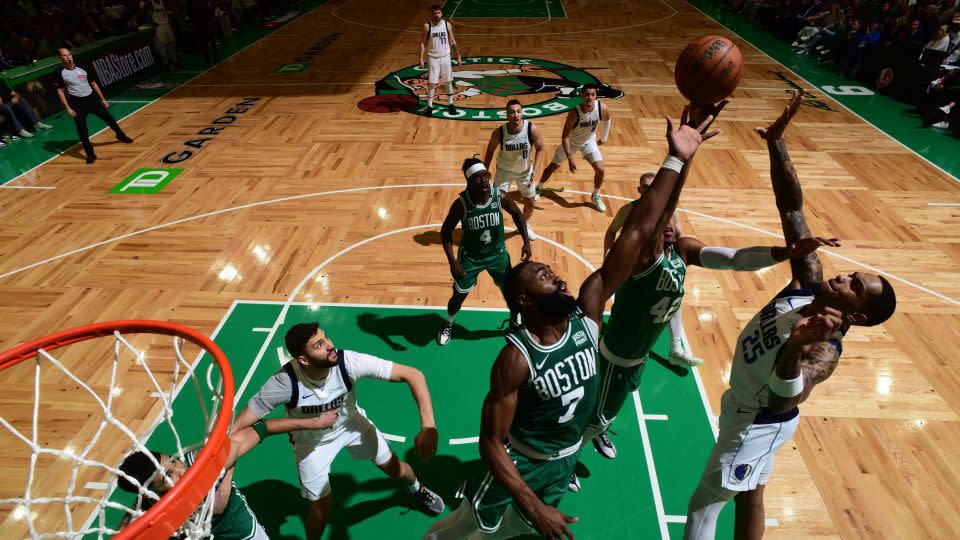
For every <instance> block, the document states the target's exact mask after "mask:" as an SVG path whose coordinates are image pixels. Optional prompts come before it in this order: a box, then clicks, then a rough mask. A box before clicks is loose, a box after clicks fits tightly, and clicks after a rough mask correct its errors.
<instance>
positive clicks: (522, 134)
mask: <svg viewBox="0 0 960 540" xmlns="http://www.w3.org/2000/svg"><path fill="white" fill-rule="evenodd" d="M532 129H533V122H529V121H527V120H524V121H523V123H522V124H521V125H520V131H519V132H518V133H516V134H510V132H509V130H507V124H504V125H502V126H500V155H499V156H497V175H498V176H499V175H500V174H501V173H507V174H508V176H511V177H524V178H526V177H529V176H530V175H532V174H533V157H532V152H530V150H531V149H532V144H531V140H532V139H533V137H531V135H530V131H531V130H532Z"/></svg>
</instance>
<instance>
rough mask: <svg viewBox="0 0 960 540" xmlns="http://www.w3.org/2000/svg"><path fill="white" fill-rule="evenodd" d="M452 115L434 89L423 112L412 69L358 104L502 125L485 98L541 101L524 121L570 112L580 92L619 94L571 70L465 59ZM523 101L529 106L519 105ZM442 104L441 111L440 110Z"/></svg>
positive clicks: (508, 59)
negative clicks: (431, 105)
mask: <svg viewBox="0 0 960 540" xmlns="http://www.w3.org/2000/svg"><path fill="white" fill-rule="evenodd" d="M453 70H454V71H453V92H454V96H453V97H454V101H455V103H456V110H455V111H453V112H451V111H449V110H448V109H447V107H446V102H447V94H446V93H445V90H446V85H445V84H444V83H441V84H439V85H437V89H436V95H435V97H434V108H433V109H429V108H427V70H426V68H424V69H421V68H420V66H410V67H406V68H403V69H401V70H399V71H395V72H393V73H391V74H389V75H387V76H386V77H384V78H382V79H380V80H379V81H377V86H376V89H377V95H376V96H370V97H368V98H366V99H364V100H362V101H361V102H360V103H359V105H358V106H359V107H360V108H361V109H362V110H364V111H368V112H399V111H405V112H408V113H411V114H416V115H419V116H426V117H429V118H443V119H447V120H488V121H489V120H505V119H506V113H505V112H504V110H503V107H497V108H491V107H488V106H485V105H489V100H488V99H484V94H486V95H493V96H499V97H504V98H506V97H511V96H524V95H537V96H541V97H542V98H543V99H542V100H541V101H538V102H535V103H526V104H525V105H524V106H523V116H524V117H525V118H537V117H540V116H550V115H553V114H560V113H564V112H567V111H569V110H570V109H572V108H574V107H576V106H577V105H578V104H579V103H580V101H581V99H580V88H581V87H582V86H583V85H585V84H595V85H597V87H598V88H599V91H598V92H597V97H600V98H606V99H616V98H620V97H623V92H621V91H620V90H617V89H615V88H613V87H611V86H610V85H608V84H604V83H602V82H600V80H599V79H597V78H596V77H594V76H593V75H591V74H590V73H588V72H587V71H584V70H582V69H577V68H575V67H573V66H568V65H566V64H560V63H557V62H550V61H548V60H537V59H534V58H519V57H513V56H469V57H466V58H464V59H463V64H462V65H454V66H453ZM523 101H527V100H523ZM440 104H443V106H439V105H440Z"/></svg>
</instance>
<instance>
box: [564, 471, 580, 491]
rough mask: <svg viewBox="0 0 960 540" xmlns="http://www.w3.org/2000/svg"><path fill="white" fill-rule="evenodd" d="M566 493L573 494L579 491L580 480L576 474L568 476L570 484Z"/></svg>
mask: <svg viewBox="0 0 960 540" xmlns="http://www.w3.org/2000/svg"><path fill="white" fill-rule="evenodd" d="M567 491H572V492H574V493H576V492H578V491H580V479H579V478H577V473H573V474H571V475H570V483H569V484H567Z"/></svg>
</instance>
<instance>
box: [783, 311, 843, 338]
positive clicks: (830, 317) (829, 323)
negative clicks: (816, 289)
mask: <svg viewBox="0 0 960 540" xmlns="http://www.w3.org/2000/svg"><path fill="white" fill-rule="evenodd" d="M842 324H843V314H842V313H840V311H839V310H836V309H833V308H831V307H826V306H824V307H823V308H821V309H820V311H818V312H817V313H815V314H814V315H811V316H809V317H804V318H802V319H800V320H799V321H797V324H796V325H794V327H793V330H792V331H791V332H790V338H789V339H788V341H789V342H790V343H793V344H795V345H807V344H808V343H816V342H818V341H826V340H827V339H829V338H830V336H832V335H833V334H834V332H836V331H837V330H838V329H839V328H840V326H841V325H842Z"/></svg>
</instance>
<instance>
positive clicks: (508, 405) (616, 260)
mask: <svg viewBox="0 0 960 540" xmlns="http://www.w3.org/2000/svg"><path fill="white" fill-rule="evenodd" d="M683 120H684V122H683V123H684V124H685V123H686V114H684V118H683ZM712 122H713V116H708V117H707V118H706V119H705V120H704V121H703V122H702V123H701V124H700V125H699V126H698V127H697V128H693V127H690V126H687V125H681V126H680V128H679V129H678V130H676V131H675V130H674V129H673V124H672V123H671V122H670V121H669V120H668V121H667V142H668V144H669V147H670V155H669V156H668V157H667V159H666V160H665V161H664V165H663V167H662V168H661V169H660V171H659V172H658V173H657V176H656V179H655V180H654V182H653V185H652V186H651V187H650V191H649V193H648V194H647V196H645V197H644V198H643V199H642V200H641V201H640V202H639V203H638V204H637V205H635V206H634V208H633V210H632V211H631V212H630V215H629V216H628V217H627V221H626V224H625V225H624V228H623V233H622V234H621V236H620V239H619V240H618V241H617V242H616V244H614V247H613V249H612V250H611V251H610V254H609V255H608V256H607V257H606V259H605V260H604V263H603V266H602V267H601V268H600V269H599V270H597V271H596V272H594V273H592V274H591V275H590V276H589V277H587V279H586V280H585V281H584V282H583V285H582V286H581V287H580V294H579V296H578V297H577V298H574V296H573V295H572V294H571V293H570V292H569V291H568V289H567V284H566V282H564V281H563V279H561V278H560V276H558V275H556V274H554V273H553V271H552V270H551V268H550V267H549V266H548V265H546V264H543V263H540V262H532V261H526V262H522V263H520V264H519V265H517V266H516V267H514V268H513V269H511V270H510V272H509V273H508V274H507V277H506V280H505V282H504V296H505V297H506V299H507V304H508V305H509V306H510V307H511V310H517V311H519V313H520V314H521V316H522V321H523V327H521V328H519V329H516V330H513V331H511V333H510V334H509V335H508V337H507V344H506V345H505V346H504V347H503V349H502V350H501V351H500V354H499V356H498V357H497V360H496V362H495V363H494V365H493V368H492V370H491V374H490V390H489V392H488V393H487V396H486V399H484V402H483V410H482V413H481V417H480V457H481V458H482V459H483V461H484V463H485V464H486V466H487V471H485V472H484V473H483V474H482V475H481V476H479V477H475V478H473V479H471V480H469V481H468V482H467V484H466V487H465V489H464V497H465V498H464V501H463V503H461V505H460V507H459V508H458V509H457V510H456V511H455V512H453V513H452V514H450V515H448V516H447V517H445V518H443V519H441V520H440V521H438V522H437V523H435V524H434V526H433V527H431V528H430V530H429V531H428V532H427V535H426V537H427V538H429V539H431V540H445V539H453V538H465V537H473V535H480V534H485V535H486V536H484V538H510V537H512V536H515V535H518V534H523V533H529V532H533V531H534V530H535V531H536V532H537V533H539V534H540V535H542V536H543V537H545V538H549V539H557V538H563V537H567V538H573V535H572V533H571V532H570V530H569V529H568V527H567V524H568V523H573V522H575V521H576V518H571V517H568V516H566V515H564V514H563V513H562V512H561V511H559V510H558V509H557V508H556V506H557V505H558V504H559V502H560V499H561V498H562V497H563V494H564V493H565V492H566V486H567V482H568V481H569V479H570V475H571V474H572V473H573V468H574V466H575V465H576V463H577V459H578V457H579V455H580V446H581V444H582V440H583V434H584V432H585V431H586V428H587V424H588V423H589V422H590V419H591V417H592V415H593V410H594V405H595V403H596V400H597V397H598V393H599V384H598V383H599V381H598V377H597V371H596V357H597V356H598V351H597V347H598V334H599V326H600V323H601V318H602V317H603V307H604V305H605V303H606V301H607V300H608V299H609V298H610V297H611V296H612V295H613V293H614V291H615V290H617V288H619V287H620V285H621V284H622V283H623V282H624V281H626V279H627V278H628V277H629V276H630V272H631V270H632V269H633V267H634V265H635V263H636V255H637V252H638V251H640V249H641V247H642V246H643V245H644V244H646V243H649V241H650V239H652V238H654V237H656V236H658V235H659V231H661V230H663V226H664V223H663V222H664V218H663V215H664V208H666V207H667V206H668V205H669V204H670V201H672V200H675V199H676V198H677V197H679V193H680V188H681V187H682V185H683V178H686V172H687V171H688V169H689V168H688V167H686V165H685V163H687V162H689V161H690V159H691V158H692V157H693V154H694V153H695V152H696V150H697V148H698V147H699V146H700V143H701V142H703V140H705V139H709V138H710V137H712V136H714V135H715V134H716V132H711V133H707V129H708V127H709V126H710V124H711V123H712Z"/></svg>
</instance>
